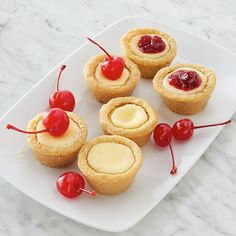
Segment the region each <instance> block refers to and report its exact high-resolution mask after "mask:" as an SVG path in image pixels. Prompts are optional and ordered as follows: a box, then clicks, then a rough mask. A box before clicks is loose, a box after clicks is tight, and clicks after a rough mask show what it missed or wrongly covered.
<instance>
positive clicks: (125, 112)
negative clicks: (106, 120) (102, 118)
mask: <svg viewBox="0 0 236 236" xmlns="http://www.w3.org/2000/svg"><path fill="white" fill-rule="evenodd" d="M110 120H111V122H112V123H113V124H114V125H115V126H117V127H120V128H126V129H135V128H139V127H140V126H142V125H143V124H144V123H145V122H146V121H147V120H148V115H147V113H146V111H145V110H144V109H143V108H142V107H141V106H139V105H136V104H125V105H123V106H120V107H117V108H116V109H114V110H113V112H112V113H111V115H110Z"/></svg>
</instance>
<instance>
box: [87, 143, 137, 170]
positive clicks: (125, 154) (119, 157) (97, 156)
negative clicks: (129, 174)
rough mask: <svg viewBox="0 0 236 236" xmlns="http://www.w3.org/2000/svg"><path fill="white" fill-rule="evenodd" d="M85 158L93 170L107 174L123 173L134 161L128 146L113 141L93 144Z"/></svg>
mask: <svg viewBox="0 0 236 236" xmlns="http://www.w3.org/2000/svg"><path fill="white" fill-rule="evenodd" d="M87 160H88V164H89V165H90V166H91V167H92V168H93V169H94V170H95V171H97V172H100V173H107V174H118V173H123V172H125V171H127V170H128V169H129V168H130V167H131V166H132V165H133V164H134V161H135V159H134V155H133V153H132V151H131V149H130V148H129V147H127V146H125V145H123V144H119V143H113V142H107V143H99V144H96V145H94V146H93V147H92V148H91V150H90V151H89V153H88V156H87Z"/></svg>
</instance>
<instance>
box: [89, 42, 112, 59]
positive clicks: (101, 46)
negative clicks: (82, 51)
mask: <svg viewBox="0 0 236 236" xmlns="http://www.w3.org/2000/svg"><path fill="white" fill-rule="evenodd" d="M87 39H88V40H89V41H90V42H92V43H93V44H95V45H97V46H98V47H99V48H100V49H101V50H102V51H103V52H105V53H106V54H107V56H108V57H109V58H110V59H112V56H111V55H110V54H109V53H108V52H107V51H106V50H105V49H104V48H103V47H102V46H100V45H99V44H98V43H97V42H95V41H94V40H92V39H91V38H89V37H87Z"/></svg>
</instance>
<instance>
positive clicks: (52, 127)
mask: <svg viewBox="0 0 236 236" xmlns="http://www.w3.org/2000/svg"><path fill="white" fill-rule="evenodd" d="M42 123H43V125H44V126H45V129H43V130H39V131H25V130H22V129H18V128H17V127H15V126H13V125H10V124H8V125H7V126H6V128H7V129H12V130H15V131H18V132H20V133H24V134H39V133H44V132H48V133H49V134H50V135H52V136H60V135H62V134H64V133H65V132H66V131H67V129H68V127H69V124H70V119H69V117H68V115H67V114H66V112H65V111H63V110H62V109H60V108H53V109H51V110H50V111H49V112H47V113H46V114H45V115H44V117H43V119H42Z"/></svg>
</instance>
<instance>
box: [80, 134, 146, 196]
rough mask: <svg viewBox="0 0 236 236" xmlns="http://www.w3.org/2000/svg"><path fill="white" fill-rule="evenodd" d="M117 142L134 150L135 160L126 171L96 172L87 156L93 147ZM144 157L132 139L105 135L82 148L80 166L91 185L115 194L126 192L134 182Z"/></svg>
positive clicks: (101, 191) (105, 192)
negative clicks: (114, 172)
mask: <svg viewBox="0 0 236 236" xmlns="http://www.w3.org/2000/svg"><path fill="white" fill-rule="evenodd" d="M104 142H116V143H120V144H123V145H126V146H127V147H129V148H130V149H131V151H132V152H133V155H134V158H135V162H134V164H133V165H132V166H131V167H130V168H129V169H128V170H127V171H126V172H124V173H119V174H107V173H100V172H96V171H95V170H94V169H93V168H91V167H90V165H89V164H88V161H87V156H88V153H89V151H90V150H91V148H92V147H93V146H94V145H96V144H99V143H104ZM142 163H143V157H142V152H141V149H140V148H139V147H138V146H137V144H136V143H134V142H133V141H132V140H130V139H127V138H125V137H121V136H117V135H103V136H99V137H97V138H94V139H93V140H91V141H89V142H87V143H86V144H85V145H84V146H83V147H82V148H81V150H80V152H79V155H78V166H79V169H80V171H81V172H82V174H83V175H84V177H85V178H86V180H87V181H88V183H89V185H90V186H91V187H92V188H93V189H95V190H96V191H98V192H99V193H102V194H106V195H115V194H119V193H121V192H124V191H125V190H127V189H128V188H129V186H130V185H131V184H132V182H133V179H134V177H135V175H136V174H137V172H138V170H139V169H140V167H141V166H142Z"/></svg>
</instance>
